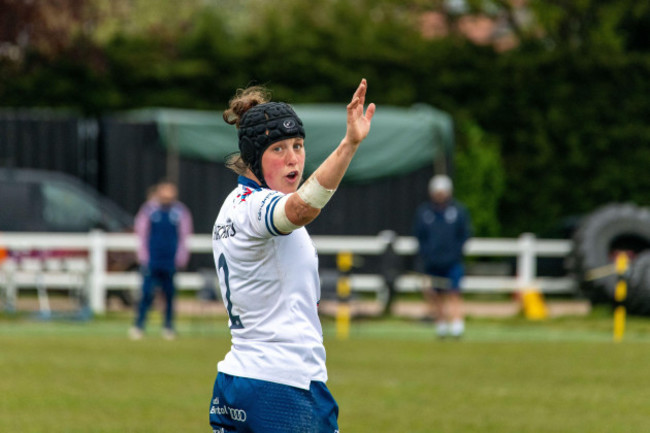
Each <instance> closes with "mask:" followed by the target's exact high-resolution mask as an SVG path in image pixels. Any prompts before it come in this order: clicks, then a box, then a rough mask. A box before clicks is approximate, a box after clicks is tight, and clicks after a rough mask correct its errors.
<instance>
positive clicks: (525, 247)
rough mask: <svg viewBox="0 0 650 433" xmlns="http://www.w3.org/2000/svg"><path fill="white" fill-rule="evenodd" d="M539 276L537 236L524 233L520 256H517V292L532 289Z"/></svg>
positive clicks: (521, 240)
mask: <svg viewBox="0 0 650 433" xmlns="http://www.w3.org/2000/svg"><path fill="white" fill-rule="evenodd" d="M536 274H537V269H536V263H535V235H534V234H532V233H522V234H521V236H519V254H518V256H517V280H518V281H517V290H518V291H520V292H521V291H522V290H526V289H530V288H531V287H532V285H533V280H534V279H535V275H536Z"/></svg>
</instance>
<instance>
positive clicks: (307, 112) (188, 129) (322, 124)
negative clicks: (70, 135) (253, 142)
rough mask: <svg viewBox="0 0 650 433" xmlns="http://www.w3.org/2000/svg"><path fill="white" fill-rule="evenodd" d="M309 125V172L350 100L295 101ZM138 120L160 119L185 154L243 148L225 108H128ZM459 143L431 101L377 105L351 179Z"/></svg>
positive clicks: (413, 166)
mask: <svg viewBox="0 0 650 433" xmlns="http://www.w3.org/2000/svg"><path fill="white" fill-rule="evenodd" d="M294 109H295V110H296V112H297V113H298V115H299V116H300V118H301V119H302V120H303V123H304V125H305V131H306V135H307V136H306V139H305V150H306V152H307V162H306V172H307V173H311V172H312V171H313V170H315V169H316V168H317V167H318V165H319V164H320V163H321V162H322V161H323V160H324V159H325V158H326V157H327V156H328V155H329V154H330V153H331V152H332V151H333V150H334V149H335V148H336V146H337V145H338V144H339V142H340V141H341V139H342V138H343V136H344V134H345V124H346V110H345V105H328V104H326V105H323V104H313V105H312V104H307V105H294ZM124 118H125V119H127V120H134V121H153V122H155V123H156V124H157V125H158V130H159V133H160V136H161V139H162V144H163V145H164V146H165V147H166V148H167V149H173V150H174V151H176V152H178V154H179V155H181V156H185V157H190V158H200V159H205V160H210V161H215V162H223V160H224V157H225V156H227V155H228V154H231V153H233V152H236V151H237V131H236V129H235V127H234V126H232V125H228V124H226V123H225V122H224V121H223V119H222V117H221V112H216V111H193V110H177V109H142V110H135V111H130V112H128V113H125V114H124ZM453 143H454V135H453V124H452V120H451V117H450V116H449V115H448V114H447V113H445V112H443V111H440V110H437V109H435V108H433V107H431V106H428V105H423V104H419V105H415V106H413V107H410V108H399V107H385V106H380V107H378V109H377V112H376V114H375V117H374V119H373V122H372V129H371V131H370V134H369V135H368V138H367V139H366V140H365V141H364V142H363V143H362V144H361V147H360V148H359V150H358V152H357V155H356V156H355V158H354V160H353V161H352V164H351V165H350V168H349V169H348V171H347V173H346V175H345V181H346V182H353V183H357V182H364V181H369V180H372V179H378V178H383V177H391V176H399V175H402V174H405V173H409V172H411V171H414V170H417V169H419V168H422V167H424V166H426V165H431V164H433V161H434V158H447V157H448V156H449V155H451V151H452V148H453Z"/></svg>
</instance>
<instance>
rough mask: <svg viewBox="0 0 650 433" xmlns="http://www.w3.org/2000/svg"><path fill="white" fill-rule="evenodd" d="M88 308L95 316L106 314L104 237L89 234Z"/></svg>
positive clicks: (94, 233) (96, 232)
mask: <svg viewBox="0 0 650 433" xmlns="http://www.w3.org/2000/svg"><path fill="white" fill-rule="evenodd" d="M90 272H91V274H90V308H91V309H92V311H93V313H95V314H104V313H105V312H106V235H105V234H104V232H103V231H101V230H93V231H91V232H90Z"/></svg>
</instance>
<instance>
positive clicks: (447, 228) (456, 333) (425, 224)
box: [415, 175, 471, 338]
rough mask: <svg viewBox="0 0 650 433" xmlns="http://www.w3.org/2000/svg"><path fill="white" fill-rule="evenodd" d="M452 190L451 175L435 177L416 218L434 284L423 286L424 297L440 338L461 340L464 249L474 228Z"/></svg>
mask: <svg viewBox="0 0 650 433" xmlns="http://www.w3.org/2000/svg"><path fill="white" fill-rule="evenodd" d="M452 191H453V184H452V181H451V179H450V178H449V177H448V176H445V175H436V176H434V177H433V178H432V179H431V181H430V182H429V196H430V197H431V200H430V201H427V202H425V203H422V204H421V205H420V206H419V207H418V209H417V213H416V218H415V236H416V237H417V239H418V243H419V254H420V259H421V262H422V265H423V266H424V272H425V273H426V274H428V275H429V276H431V277H432V279H431V281H432V284H431V285H430V284H429V283H427V285H426V286H425V287H424V296H425V299H426V301H427V305H428V309H429V314H430V316H431V317H432V318H435V320H436V332H437V333H438V336H439V337H441V338H444V337H446V336H448V335H451V336H453V337H456V338H459V337H461V336H462V335H463V333H464V331H465V322H464V313H463V305H462V296H461V293H460V282H461V279H462V278H463V275H464V267H463V246H464V245H465V242H466V241H467V239H468V238H469V237H470V233H471V228H470V218H469V214H468V212H467V210H466V209H465V207H464V206H463V205H462V204H461V203H460V202H458V201H456V200H454V199H453V198H452ZM427 281H429V280H427Z"/></svg>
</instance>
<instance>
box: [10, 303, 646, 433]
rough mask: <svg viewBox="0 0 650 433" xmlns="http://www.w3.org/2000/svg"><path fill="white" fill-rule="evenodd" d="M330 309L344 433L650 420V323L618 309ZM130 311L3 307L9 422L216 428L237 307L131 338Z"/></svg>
mask: <svg viewBox="0 0 650 433" xmlns="http://www.w3.org/2000/svg"><path fill="white" fill-rule="evenodd" d="M333 325H334V324H333V323H332V322H331V321H330V320H327V319H325V320H324V328H325V343H326V347H327V351H328V368H329V374H330V380H329V383H328V385H329V387H330V389H331V390H332V393H333V394H334V396H335V398H336V399H337V400H338V402H339V405H340V408H341V412H340V417H339V423H340V427H341V432H343V433H350V432H355V433H365V432H368V433H370V432H372V433H381V432H386V433H388V432H390V433H393V432H423V433H424V432H427V433H438V432H440V433H461V432H462V433H469V432H481V433H490V432H495V433H527V432H530V433H546V432H549V433H551V432H589V433H610V432H621V433H623V432H625V433H629V432H644V431H649V430H650V410H648V408H647V404H648V402H649V401H650V369H649V368H648V367H647V365H648V360H649V359H650V321H649V320H644V319H631V320H629V321H628V332H627V334H626V337H625V340H624V341H623V342H621V343H613V342H612V341H611V340H612V338H611V320H610V318H609V315H608V313H607V312H595V313H592V314H591V315H590V316H589V317H581V318H568V319H554V320H549V321H545V322H528V321H526V320H524V319H520V318H515V319H505V320H478V319H475V320H471V321H469V322H468V329H467V336H466V338H464V339H463V340H462V341H438V340H437V339H436V338H435V337H434V336H433V329H432V327H431V326H430V325H425V324H422V323H417V322H407V321H400V320H384V321H365V322H355V323H354V324H353V328H352V333H351V337H350V339H349V340H347V341H338V340H337V339H336V337H335V333H334V326H333ZM128 326H129V318H128V316H124V315H123V316H116V317H108V318H104V319H96V320H93V321H90V322H82V323H73V322H60V321H59V322H56V321H50V322H37V321H33V320H26V319H25V318H19V319H17V318H11V317H7V316H4V317H0V432H12V433H13V432H20V433H32V432H33V433H59V432H61V433H63V432H66V433H77V432H78V433H92V432H115V433H117V432H120V433H121V432H138V433H147V432H157V433H164V432H174V433H176V432H209V431H211V430H210V428H209V426H208V424H207V413H208V405H209V400H210V395H211V390H212V383H213V380H214V376H215V374H216V367H215V365H216V362H217V361H218V360H220V359H221V358H222V357H223V355H224V354H225V353H226V351H227V350H228V347H229V336H228V333H227V329H226V322H225V318H221V317H219V318H209V319H206V318H202V319H196V318H182V319H181V320H180V322H179V329H180V333H181V337H180V338H179V339H178V340H176V341H173V342H169V341H164V340H163V339H162V338H160V336H159V319H156V316H154V320H153V323H152V325H151V331H150V333H151V335H150V336H148V338H146V339H145V340H143V341H139V342H133V341H129V340H128V339H127V338H126V331H127V328H128Z"/></svg>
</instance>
